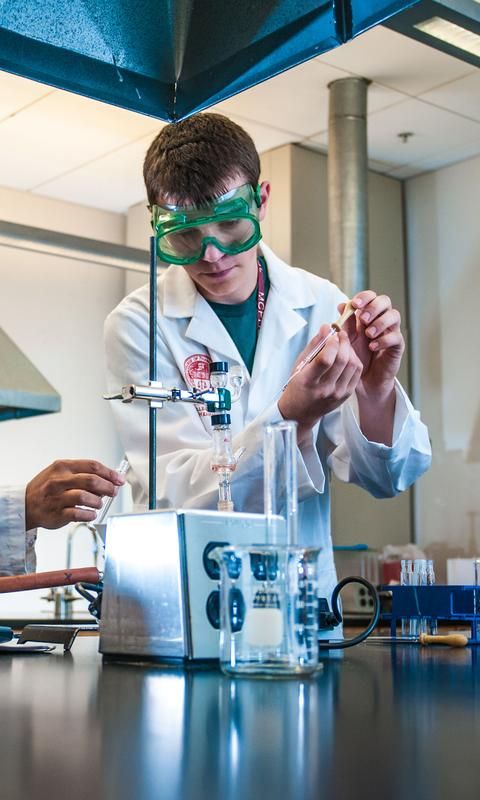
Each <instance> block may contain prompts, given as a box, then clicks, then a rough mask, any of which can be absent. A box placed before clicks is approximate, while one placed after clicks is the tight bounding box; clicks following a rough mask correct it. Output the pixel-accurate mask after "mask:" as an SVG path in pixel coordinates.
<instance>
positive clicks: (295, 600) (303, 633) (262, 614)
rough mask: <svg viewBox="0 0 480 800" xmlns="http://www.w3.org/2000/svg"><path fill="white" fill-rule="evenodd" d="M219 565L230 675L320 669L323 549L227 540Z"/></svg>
mask: <svg viewBox="0 0 480 800" xmlns="http://www.w3.org/2000/svg"><path fill="white" fill-rule="evenodd" d="M212 555H214V557H215V558H216V559H217V561H218V563H219V565H220V666H221V668H222V670H223V671H224V672H225V673H227V674H247V675H263V676H267V677H268V676H271V677H274V676H279V677H281V676H289V675H304V674H309V673H312V672H314V671H315V670H316V669H317V668H318V613H319V608H318V591H317V590H318V575H317V572H318V568H317V563H318V555H319V549H318V548H313V547H295V546H291V547H289V546H285V545H239V546H236V545H229V546H227V547H219V548H217V549H216V550H214V551H213V554H212Z"/></svg>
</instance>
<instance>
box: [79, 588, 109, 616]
mask: <svg viewBox="0 0 480 800" xmlns="http://www.w3.org/2000/svg"><path fill="white" fill-rule="evenodd" d="M75 589H76V591H77V592H78V594H79V595H81V596H82V597H83V598H84V599H85V600H87V601H88V611H89V613H90V614H91V615H92V617H95V619H100V617H101V615H102V590H103V583H102V582H99V583H86V582H85V581H84V582H83V583H76V584H75ZM90 592H96V593H97V594H96V595H93V594H90Z"/></svg>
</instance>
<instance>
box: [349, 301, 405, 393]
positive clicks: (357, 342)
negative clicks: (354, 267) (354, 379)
mask: <svg viewBox="0 0 480 800" xmlns="http://www.w3.org/2000/svg"><path fill="white" fill-rule="evenodd" d="M352 305H353V307H354V308H355V309H358V311H357V312H356V314H355V315H354V316H352V317H351V318H350V319H349V320H348V321H347V323H346V325H345V326H344V330H346V332H347V333H348V335H349V338H350V341H351V344H352V347H353V349H354V350H355V352H356V354H357V356H358V357H359V358H360V360H361V362H362V364H363V373H362V377H361V380H360V384H359V387H358V389H359V390H360V391H361V390H362V389H363V390H364V391H365V392H366V394H368V395H372V394H380V395H384V396H385V395H387V394H389V393H390V392H392V390H393V388H394V379H395V377H396V375H397V373H398V370H399V368H400V363H401V360H402V355H403V352H404V350H405V341H404V338H403V335H402V332H401V330H400V322H401V319H400V313H399V312H398V311H397V310H396V309H395V308H392V301H391V300H390V298H389V297H387V295H384V294H380V295H377V294H375V292H373V291H372V290H371V289H368V290H366V291H364V292H359V293H358V294H356V295H355V296H354V297H353V298H352ZM343 308H344V306H343V305H340V306H339V310H340V312H341V311H343ZM357 391H358V390H357Z"/></svg>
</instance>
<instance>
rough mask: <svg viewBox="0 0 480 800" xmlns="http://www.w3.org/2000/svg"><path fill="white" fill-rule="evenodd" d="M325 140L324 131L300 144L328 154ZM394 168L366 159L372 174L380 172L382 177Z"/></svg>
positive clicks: (390, 163) (392, 165) (382, 162)
mask: <svg viewBox="0 0 480 800" xmlns="http://www.w3.org/2000/svg"><path fill="white" fill-rule="evenodd" d="M327 139H328V136H327V132H326V131H325V132H324V133H322V134H319V135H318V136H314V137H312V138H311V139H304V140H303V142H302V143H301V144H302V147H308V149H311V150H317V151H318V152H320V153H325V154H327V152H328V146H327ZM395 167H396V164H395V162H392V161H377V160H376V159H374V158H369V159H368V168H369V169H371V170H373V171H374V172H381V173H382V174H383V175H386V174H388V173H389V171H390V170H391V169H394V168H395Z"/></svg>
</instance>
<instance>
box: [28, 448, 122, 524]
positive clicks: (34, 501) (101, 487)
mask: <svg viewBox="0 0 480 800" xmlns="http://www.w3.org/2000/svg"><path fill="white" fill-rule="evenodd" d="M123 483H125V479H124V477H123V476H122V475H119V473H117V472H116V471H115V470H112V469H109V468H108V467H106V466H104V464H101V463H100V462H99V461H94V460H91V459H77V460H58V461H55V462H54V463H53V464H50V466H48V467H46V468H45V469H44V470H43V471H42V472H40V473H39V474H38V475H36V476H35V477H34V478H32V480H31V481H30V483H29V484H28V485H27V488H26V493H25V516H26V524H27V530H30V529H32V528H37V527H44V528H59V527H61V526H62V525H66V524H67V522H91V521H92V520H94V519H95V517H96V515H97V511H98V509H100V508H101V507H102V498H103V497H105V496H108V497H114V496H115V495H116V494H117V492H118V488H119V486H121V485H122V484H123ZM78 506H85V508H77V507H78Z"/></svg>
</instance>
